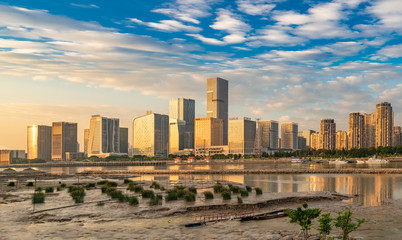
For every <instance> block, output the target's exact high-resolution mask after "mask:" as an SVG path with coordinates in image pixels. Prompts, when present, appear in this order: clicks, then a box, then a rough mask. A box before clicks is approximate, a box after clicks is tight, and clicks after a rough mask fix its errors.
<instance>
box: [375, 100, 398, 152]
mask: <svg viewBox="0 0 402 240" xmlns="http://www.w3.org/2000/svg"><path fill="white" fill-rule="evenodd" d="M375 130H376V132H375V145H376V147H379V146H383V147H388V146H392V136H393V133H394V112H393V111H392V107H391V104H390V103H388V102H382V103H378V104H377V105H376V128H375Z"/></svg>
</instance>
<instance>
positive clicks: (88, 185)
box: [85, 183, 96, 190]
mask: <svg viewBox="0 0 402 240" xmlns="http://www.w3.org/2000/svg"><path fill="white" fill-rule="evenodd" d="M95 186H96V184H95V183H88V184H87V185H85V188H86V189H87V190H89V189H91V188H95Z"/></svg>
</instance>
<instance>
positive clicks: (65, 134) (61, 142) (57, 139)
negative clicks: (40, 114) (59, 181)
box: [52, 122, 78, 160]
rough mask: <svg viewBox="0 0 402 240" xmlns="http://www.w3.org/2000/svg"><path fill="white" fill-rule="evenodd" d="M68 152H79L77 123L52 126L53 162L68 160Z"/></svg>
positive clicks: (56, 123)
mask: <svg viewBox="0 0 402 240" xmlns="http://www.w3.org/2000/svg"><path fill="white" fill-rule="evenodd" d="M66 152H70V153H76V152H78V141H77V123H69V122H54V123H53V124H52V160H66Z"/></svg>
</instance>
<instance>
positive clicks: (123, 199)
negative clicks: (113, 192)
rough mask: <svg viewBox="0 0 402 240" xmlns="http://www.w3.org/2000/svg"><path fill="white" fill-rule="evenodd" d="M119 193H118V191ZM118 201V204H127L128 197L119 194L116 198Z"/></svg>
mask: <svg viewBox="0 0 402 240" xmlns="http://www.w3.org/2000/svg"><path fill="white" fill-rule="evenodd" d="M119 192H120V191H119ZM117 199H118V200H119V202H128V200H129V196H128V195H124V194H123V193H122V194H120V195H119V196H118V198H117Z"/></svg>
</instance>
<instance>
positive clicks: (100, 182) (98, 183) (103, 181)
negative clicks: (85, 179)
mask: <svg viewBox="0 0 402 240" xmlns="http://www.w3.org/2000/svg"><path fill="white" fill-rule="evenodd" d="M106 183H108V181H107V180H102V181H99V182H97V183H96V184H97V185H105V184H106Z"/></svg>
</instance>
